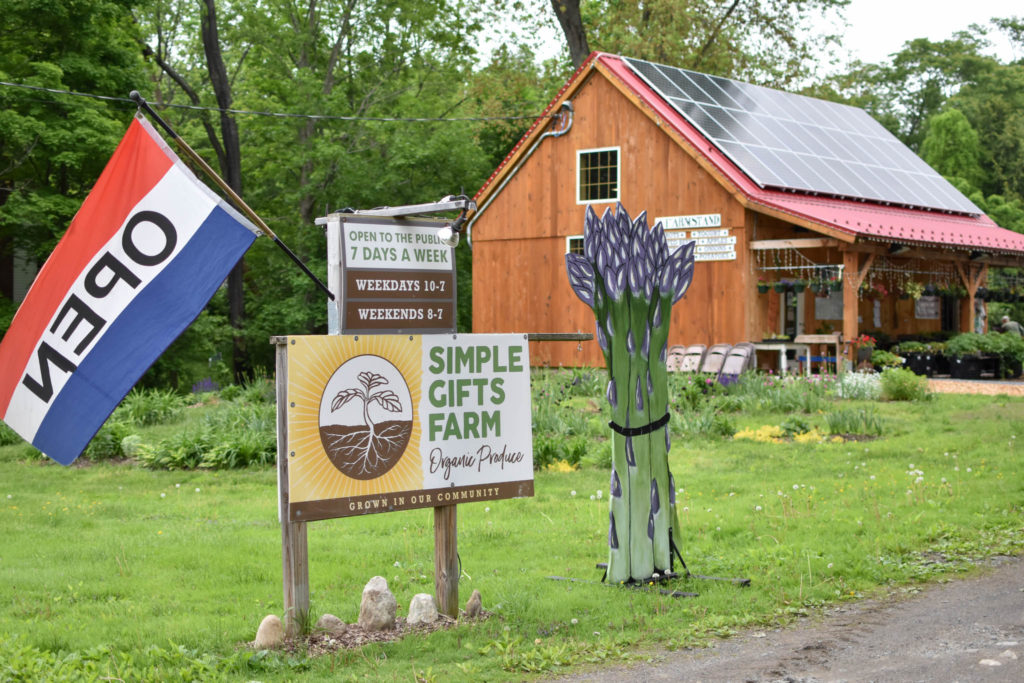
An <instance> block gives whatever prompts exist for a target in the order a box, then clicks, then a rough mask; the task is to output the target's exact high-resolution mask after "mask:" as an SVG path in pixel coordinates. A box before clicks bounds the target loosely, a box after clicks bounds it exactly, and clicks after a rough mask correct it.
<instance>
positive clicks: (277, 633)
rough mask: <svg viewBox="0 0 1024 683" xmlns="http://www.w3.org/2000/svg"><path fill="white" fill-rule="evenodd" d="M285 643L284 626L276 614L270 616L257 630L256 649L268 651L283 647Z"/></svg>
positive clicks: (264, 618) (266, 617)
mask: <svg viewBox="0 0 1024 683" xmlns="http://www.w3.org/2000/svg"><path fill="white" fill-rule="evenodd" d="M283 643H284V626H283V625H282V624H281V620H280V619H279V618H278V617H277V615H276V614H268V615H267V616H265V617H263V621H261V622H260V627H259V629H257V630H256V642H255V643H254V644H255V645H256V647H258V648H260V649H261V650H266V649H270V648H275V647H281V645H282V644H283Z"/></svg>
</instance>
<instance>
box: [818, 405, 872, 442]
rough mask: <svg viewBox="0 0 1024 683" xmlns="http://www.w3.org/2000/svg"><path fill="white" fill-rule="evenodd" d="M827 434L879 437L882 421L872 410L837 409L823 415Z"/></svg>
mask: <svg viewBox="0 0 1024 683" xmlns="http://www.w3.org/2000/svg"><path fill="white" fill-rule="evenodd" d="M825 424H826V425H827V428H828V433H829V434H871V435H874V436H881V435H882V432H883V430H884V424H883V422H882V419H881V418H880V417H879V416H878V412H877V411H876V410H875V409H874V408H855V409H852V410H847V409H843V408H841V409H839V410H832V411H829V412H827V413H825Z"/></svg>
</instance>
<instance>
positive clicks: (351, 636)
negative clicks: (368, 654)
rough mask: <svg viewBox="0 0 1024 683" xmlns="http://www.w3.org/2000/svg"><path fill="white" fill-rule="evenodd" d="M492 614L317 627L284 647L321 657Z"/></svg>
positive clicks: (439, 616)
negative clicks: (369, 626) (380, 626)
mask: <svg viewBox="0 0 1024 683" xmlns="http://www.w3.org/2000/svg"><path fill="white" fill-rule="evenodd" d="M490 615H491V613H490V612H482V613H481V615H480V616H479V617H477V618H474V619H469V618H466V617H463V618H462V619H452V618H451V617H448V616H445V615H443V614H440V615H438V617H437V620H436V621H434V622H433V623H431V624H418V625H416V626H410V625H409V624H407V623H406V621H405V619H404V618H402V617H399V618H398V619H396V620H395V628H393V629H391V630H389V631H367V630H366V629H364V628H362V627H360V626H359V624H348V625H347V628H346V629H345V632H344V633H340V634H333V633H325V632H323V631H314V632H313V633H310V634H309V635H308V636H303V637H300V638H289V639H287V640H286V641H285V643H284V646H283V647H282V648H281V649H282V650H283V651H284V652H287V653H289V654H296V655H305V656H309V657H320V656H322V655H329V654H331V653H332V652H337V651H338V650H352V649H355V648H359V647H362V646H364V645H368V644H370V643H391V642H394V641H396V640H402V639H403V638H405V637H407V636H410V635H415V634H422V635H425V634H427V633H433V632H434V631H440V630H443V629H449V628H452V627H453V626H456V625H458V624H459V623H476V622H478V621H483V620H485V619H487V618H488V617H489V616H490ZM246 647H248V648H250V649H254V648H255V644H254V643H246Z"/></svg>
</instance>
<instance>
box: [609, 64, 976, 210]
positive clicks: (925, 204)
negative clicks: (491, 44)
mask: <svg viewBox="0 0 1024 683" xmlns="http://www.w3.org/2000/svg"><path fill="white" fill-rule="evenodd" d="M625 62H626V63H627V64H628V65H629V66H630V68H631V69H632V70H633V71H634V72H635V73H636V74H637V75H638V76H639V77H640V78H642V79H643V80H644V81H645V82H646V83H647V84H648V85H649V86H650V87H651V88H652V89H653V90H654V91H655V92H656V93H657V94H658V95H659V96H661V97H662V99H664V100H665V102H666V103H668V104H669V105H670V106H671V107H672V108H674V109H675V110H676V111H677V112H679V113H680V114H681V115H682V116H683V117H684V118H685V119H686V120H687V121H689V122H690V123H691V124H693V125H694V126H695V127H696V128H697V130H699V131H700V132H701V133H702V134H703V135H704V136H705V137H707V138H708V139H709V140H711V141H712V142H713V143H714V144H715V146H717V147H718V149H719V150H721V151H722V153H723V154H725V155H726V156H727V157H729V159H730V160H732V162H733V163H735V164H736V165H737V166H738V167H739V168H740V170H742V171H743V172H744V173H745V174H746V175H747V176H748V177H750V179H751V180H753V181H754V182H755V183H757V184H758V185H760V186H761V187H763V188H773V189H782V190H792V191H797V192H807V193H812V194H825V195H830V196H835V197H843V198H848V199H860V200H866V201H872V202H880V203H884V204H896V205H899V206H907V207H912V208H925V209H938V210H940V211H952V212H956V213H965V214H970V215H975V216H976V215H980V214H981V211H980V210H979V209H978V207H977V206H975V205H974V204H973V203H972V202H971V201H970V200H969V199H967V197H965V196H964V195H963V194H961V193H960V192H959V191H958V190H957V189H956V188H955V187H953V186H952V185H951V184H950V183H949V182H947V181H946V179H945V178H943V177H942V176H941V175H939V174H938V173H936V172H935V170H934V169H932V168H931V167H930V166H928V164H926V163H925V162H924V161H922V160H921V158H920V157H918V156H917V155H916V154H914V153H913V152H912V151H911V150H910V149H908V148H907V147H906V146H905V145H904V144H903V143H901V142H900V141H899V140H897V139H896V137H895V136H894V135H893V134H892V133H890V132H889V131H887V130H886V129H885V128H884V127H883V126H882V124H880V123H878V122H877V121H875V120H874V119H873V118H871V116H870V115H868V113H867V112H865V111H864V110H862V109H858V108H857V107H851V106H848V105H845V104H839V103H837V102H828V101H826V100H819V99H815V98H812V97H806V96H804V95H797V94H794V93H787V92H782V91H781V90H772V89H771V88H765V87H763V86H759V85H752V84H750V83H742V82H740V81H734V80H731V79H728V78H722V77H720V76H709V75H707V74H701V73H697V72H695V71H687V70H686V69H679V68H676V67H673V66H664V65H662V64H654V63H651V62H645V61H643V60H639V59H630V58H625Z"/></svg>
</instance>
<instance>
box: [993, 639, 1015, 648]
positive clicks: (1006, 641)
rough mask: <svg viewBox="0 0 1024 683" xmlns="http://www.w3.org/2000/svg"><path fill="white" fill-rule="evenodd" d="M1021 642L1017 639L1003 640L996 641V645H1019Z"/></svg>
mask: <svg viewBox="0 0 1024 683" xmlns="http://www.w3.org/2000/svg"><path fill="white" fill-rule="evenodd" d="M1019 644H1020V643H1018V642H1017V641H1016V640H1001V641H999V642H998V643H996V647H1017V645H1019Z"/></svg>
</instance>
